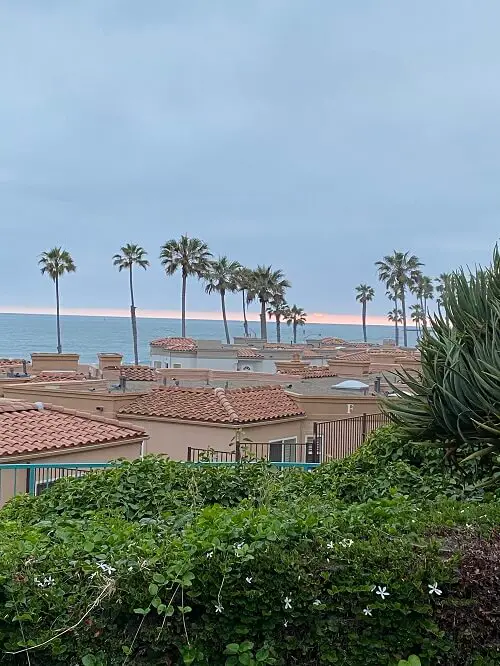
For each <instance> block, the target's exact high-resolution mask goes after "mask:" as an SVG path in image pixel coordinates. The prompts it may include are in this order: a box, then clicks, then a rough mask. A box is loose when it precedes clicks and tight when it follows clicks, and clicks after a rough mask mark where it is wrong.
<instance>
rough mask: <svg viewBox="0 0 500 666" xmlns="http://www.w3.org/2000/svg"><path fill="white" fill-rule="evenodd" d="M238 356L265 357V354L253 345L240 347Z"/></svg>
mask: <svg viewBox="0 0 500 666" xmlns="http://www.w3.org/2000/svg"><path fill="white" fill-rule="evenodd" d="M238 358H264V355H263V354H259V352H257V351H256V350H255V349H252V348H251V347H238Z"/></svg>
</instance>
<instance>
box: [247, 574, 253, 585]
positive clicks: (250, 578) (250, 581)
mask: <svg viewBox="0 0 500 666" xmlns="http://www.w3.org/2000/svg"><path fill="white" fill-rule="evenodd" d="M245 580H246V582H247V583H248V584H249V585H251V584H252V580H253V579H252V576H247V577H246V578H245Z"/></svg>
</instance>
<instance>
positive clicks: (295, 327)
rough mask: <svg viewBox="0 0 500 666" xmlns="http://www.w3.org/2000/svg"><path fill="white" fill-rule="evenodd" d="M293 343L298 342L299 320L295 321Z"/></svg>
mask: <svg viewBox="0 0 500 666" xmlns="http://www.w3.org/2000/svg"><path fill="white" fill-rule="evenodd" d="M293 344H294V345H296V344H297V322H296V321H294V322H293Z"/></svg>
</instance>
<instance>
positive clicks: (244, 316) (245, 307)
mask: <svg viewBox="0 0 500 666" xmlns="http://www.w3.org/2000/svg"><path fill="white" fill-rule="evenodd" d="M241 293H242V296H243V328H244V329H245V337H246V338H248V321H247V303H246V298H245V290H244V289H242V290H241Z"/></svg>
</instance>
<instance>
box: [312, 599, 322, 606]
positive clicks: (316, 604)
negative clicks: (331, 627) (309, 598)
mask: <svg viewBox="0 0 500 666" xmlns="http://www.w3.org/2000/svg"><path fill="white" fill-rule="evenodd" d="M313 606H321V601H320V600H319V599H315V600H314V601H313Z"/></svg>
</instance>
